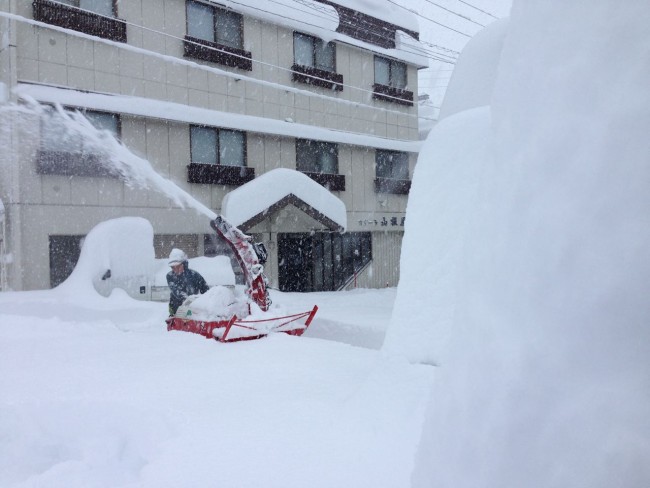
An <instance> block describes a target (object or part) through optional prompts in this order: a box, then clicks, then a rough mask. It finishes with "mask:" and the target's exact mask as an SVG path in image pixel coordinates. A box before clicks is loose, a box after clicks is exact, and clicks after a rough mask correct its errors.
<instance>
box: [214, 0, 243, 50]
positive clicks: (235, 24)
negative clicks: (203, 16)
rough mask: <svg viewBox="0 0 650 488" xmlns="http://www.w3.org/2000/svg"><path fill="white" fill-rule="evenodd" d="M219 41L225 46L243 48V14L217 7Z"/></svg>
mask: <svg viewBox="0 0 650 488" xmlns="http://www.w3.org/2000/svg"><path fill="white" fill-rule="evenodd" d="M215 14H216V31H217V39H216V40H217V42H218V43H219V44H223V45H225V46H230V47H235V48H238V49H242V48H243V47H244V36H243V35H242V24H241V15H239V14H237V13H235V12H229V11H228V10H222V9H215Z"/></svg>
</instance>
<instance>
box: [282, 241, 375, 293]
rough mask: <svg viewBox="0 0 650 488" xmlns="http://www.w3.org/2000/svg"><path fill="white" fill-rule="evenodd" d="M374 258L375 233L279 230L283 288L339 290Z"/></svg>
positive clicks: (287, 289) (295, 289)
mask: <svg viewBox="0 0 650 488" xmlns="http://www.w3.org/2000/svg"><path fill="white" fill-rule="evenodd" d="M371 259H372V234H371V233H370V232H350V233H346V234H339V233H329V232H317V233H313V234H278V282H279V286H280V290H282V291H299V292H307V291H333V290H338V289H339V287H341V286H342V285H343V284H344V283H345V282H346V281H347V280H348V279H350V278H351V277H352V276H353V275H354V273H355V271H358V270H359V269H361V268H362V267H363V266H365V265H366V264H367V263H368V262H370V260H371Z"/></svg>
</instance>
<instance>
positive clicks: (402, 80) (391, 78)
mask: <svg viewBox="0 0 650 488" xmlns="http://www.w3.org/2000/svg"><path fill="white" fill-rule="evenodd" d="M406 73H407V68H406V64H405V63H403V62H401V61H395V60H393V59H388V58H382V57H381V56H375V84H374V87H373V88H374V91H373V98H375V99H377V100H383V101H386V102H395V103H401V104H403V105H413V92H411V91H408V90H406V86H407V74H406Z"/></svg>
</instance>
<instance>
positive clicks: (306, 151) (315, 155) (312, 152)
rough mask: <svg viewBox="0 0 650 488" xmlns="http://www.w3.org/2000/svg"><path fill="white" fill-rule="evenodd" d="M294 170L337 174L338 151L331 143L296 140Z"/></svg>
mask: <svg viewBox="0 0 650 488" xmlns="http://www.w3.org/2000/svg"><path fill="white" fill-rule="evenodd" d="M296 169H297V170H298V171H303V172H307V173H329V174H337V173H338V172H339V149H338V146H337V145H336V144H334V143H332V142H321V141H309V140H306V139H296Z"/></svg>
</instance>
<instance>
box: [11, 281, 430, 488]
mask: <svg viewBox="0 0 650 488" xmlns="http://www.w3.org/2000/svg"><path fill="white" fill-rule="evenodd" d="M271 296H272V298H273V300H274V302H275V303H277V304H280V305H286V306H289V307H292V308H297V309H301V308H306V309H308V308H310V307H311V306H313V304H318V306H319V307H320V310H319V312H318V314H317V316H316V319H315V321H314V323H313V324H312V326H311V328H310V329H309V330H308V331H307V333H306V334H305V336H303V337H299V338H297V337H290V336H286V335H284V334H278V335H276V336H272V337H268V338H266V339H262V340H257V341H250V342H245V343H232V344H221V343H218V342H216V341H211V340H207V339H204V338H203V337H201V336H198V335H194V334H189V333H184V332H167V331H166V329H165V323H164V320H165V318H166V315H167V305H166V304H163V303H152V302H141V301H136V300H133V299H131V298H129V297H128V296H126V294H125V293H123V292H121V291H120V290H115V291H114V292H113V294H112V295H111V296H110V297H108V298H104V297H101V296H99V295H97V294H95V293H94V292H84V291H83V290H76V291H74V290H71V289H70V287H68V288H67V289H66V288H65V287H63V288H60V289H54V290H49V291H35V292H21V293H2V294H0V310H1V312H0V391H2V392H3V393H2V395H1V396H0V398H1V401H0V486H3V487H36V486H39V487H48V488H52V487H66V488H68V487H111V488H113V487H135V486H137V487H156V488H159V487H176V488H177V487H197V486H205V487H207V486H221V487H262V486H264V487H299V486H310V487H332V486H374V487H382V486H384V487H399V486H408V484H409V479H410V472H411V469H412V464H413V459H414V456H415V449H416V445H417V441H418V439H419V436H420V430H421V426H422V422H423V416H424V408H425V401H426V391H427V390H428V387H427V385H428V384H429V381H430V378H431V370H432V368H430V367H426V366H414V365H410V364H408V363H407V362H406V361H405V360H398V359H395V358H390V357H387V356H384V355H382V354H381V353H380V352H379V351H378V350H377V349H376V348H378V347H379V346H380V344H381V341H382V338H383V334H384V331H385V329H386V327H387V325H388V322H389V319H390V313H391V309H392V304H393V301H394V298H395V289H383V290H354V291H350V292H342V293H310V294H297V293H296V294H284V293H281V292H277V291H273V290H272V291H271ZM346 342H347V343H348V344H346ZM349 344H354V346H351V345H349Z"/></svg>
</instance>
